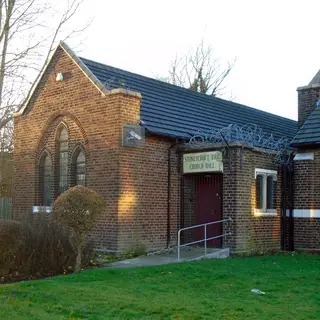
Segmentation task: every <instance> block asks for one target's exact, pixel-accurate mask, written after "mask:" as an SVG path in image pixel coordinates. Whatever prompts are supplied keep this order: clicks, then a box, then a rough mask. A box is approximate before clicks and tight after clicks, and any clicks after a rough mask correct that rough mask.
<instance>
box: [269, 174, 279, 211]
mask: <svg viewBox="0 0 320 320" xmlns="http://www.w3.org/2000/svg"><path fill="white" fill-rule="evenodd" d="M276 195H277V181H275V179H274V178H273V177H272V176H269V177H268V178H267V209H276V199H277V197H276Z"/></svg>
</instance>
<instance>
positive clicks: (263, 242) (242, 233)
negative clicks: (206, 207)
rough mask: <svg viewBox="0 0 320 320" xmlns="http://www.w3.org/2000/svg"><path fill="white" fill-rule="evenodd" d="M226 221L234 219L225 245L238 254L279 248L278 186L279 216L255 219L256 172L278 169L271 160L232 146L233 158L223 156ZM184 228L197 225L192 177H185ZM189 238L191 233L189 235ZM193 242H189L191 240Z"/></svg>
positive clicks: (229, 226) (229, 227) (278, 185)
mask: <svg viewBox="0 0 320 320" xmlns="http://www.w3.org/2000/svg"><path fill="white" fill-rule="evenodd" d="M223 165H224V169H223V206H222V207H223V218H228V217H231V218H232V220H233V221H232V223H229V222H228V223H225V224H224V230H223V232H229V231H231V232H232V233H233V235H232V236H229V237H226V239H225V240H224V241H223V246H224V247H228V248H230V249H231V252H232V253H235V254H250V253H255V252H260V251H265V250H273V249H279V248H280V190H281V185H280V184H281V183H280V179H278V183H277V216H272V217H270V216H269V217H263V216H260V217H258V216H255V215H254V211H255V210H254V209H255V197H256V195H255V193H256V180H255V169H256V168H260V169H270V170H277V165H275V164H274V163H273V159H272V157H269V156H264V155H263V154H262V153H260V152H257V151H255V152H254V151H252V150H249V149H242V148H239V147H233V148H231V149H230V156H228V154H227V153H225V155H224V157H223ZM184 185H185V188H184V221H185V226H188V225H192V224H194V223H195V197H194V195H195V186H194V180H193V179H192V177H187V176H186V177H185V178H184ZM187 236H188V239H189V238H192V234H188V235H187ZM189 240H190V239H189Z"/></svg>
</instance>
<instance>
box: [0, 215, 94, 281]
mask: <svg viewBox="0 0 320 320" xmlns="http://www.w3.org/2000/svg"><path fill="white" fill-rule="evenodd" d="M70 235H71V234H70V230H69V229H67V228H64V227H63V226H61V225H59V224H57V223H55V222H54V221H53V220H52V219H49V218H46V217H42V216H36V217H34V218H33V219H32V220H30V221H28V222H16V221H4V220H0V279H2V280H3V281H10V280H12V281H13V280H21V279H30V278H36V277H42V276H51V275H56V274H63V273H67V272H71V271H73V267H72V266H74V264H75V261H76V252H75V250H74V248H73V246H72V244H71V242H70ZM91 258H92V248H91V246H90V244H87V245H86V246H85V249H84V259H83V265H82V266H83V267H86V266H88V264H89V263H90V260H91Z"/></svg>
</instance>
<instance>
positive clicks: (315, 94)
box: [297, 70, 320, 129]
mask: <svg viewBox="0 0 320 320" xmlns="http://www.w3.org/2000/svg"><path fill="white" fill-rule="evenodd" d="M297 91H298V129H300V128H301V126H302V125H303V124H304V122H305V121H306V120H307V119H308V117H309V116H310V114H311V112H312V111H313V110H314V109H315V108H316V105H317V101H318V99H319V96H320V70H319V71H318V72H317V74H316V75H315V76H314V77H313V79H312V80H311V81H310V83H309V84H308V85H307V86H304V87H298V88H297Z"/></svg>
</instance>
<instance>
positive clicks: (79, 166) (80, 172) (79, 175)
mask: <svg viewBox="0 0 320 320" xmlns="http://www.w3.org/2000/svg"><path fill="white" fill-rule="evenodd" d="M76 183H77V185H80V186H85V184H86V156H85V154H84V152H83V151H81V152H80V153H79V154H78V157H77V163H76Z"/></svg>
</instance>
